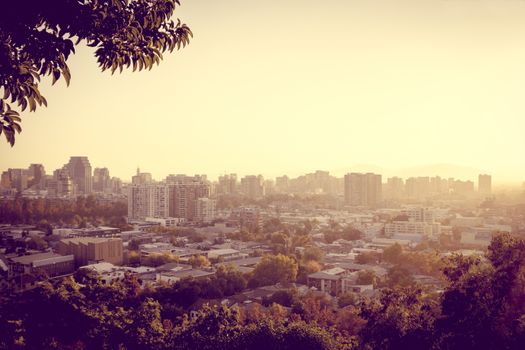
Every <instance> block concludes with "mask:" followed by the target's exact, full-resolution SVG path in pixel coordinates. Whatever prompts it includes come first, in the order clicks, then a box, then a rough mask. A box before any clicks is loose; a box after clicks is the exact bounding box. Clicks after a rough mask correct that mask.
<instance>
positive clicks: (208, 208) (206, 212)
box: [195, 198, 216, 223]
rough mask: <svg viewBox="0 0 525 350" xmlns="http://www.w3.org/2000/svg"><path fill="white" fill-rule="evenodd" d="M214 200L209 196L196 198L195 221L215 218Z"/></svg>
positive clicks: (205, 221) (206, 221)
mask: <svg viewBox="0 0 525 350" xmlns="http://www.w3.org/2000/svg"><path fill="white" fill-rule="evenodd" d="M215 206H216V201H215V200H213V199H210V198H198V199H196V200H195V221H198V222H204V223H208V222H212V221H213V220H214V219H215Z"/></svg>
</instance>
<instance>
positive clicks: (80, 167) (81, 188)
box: [66, 157, 93, 195]
mask: <svg viewBox="0 0 525 350" xmlns="http://www.w3.org/2000/svg"><path fill="white" fill-rule="evenodd" d="M66 167H67V170H68V171H69V176H70V177H71V180H72V181H73V184H74V185H75V187H76V191H77V193H78V194H83V195H88V194H90V193H91V191H92V184H93V179H92V177H91V164H89V160H88V158H87V157H71V158H70V159H69V163H68V164H67V165H66Z"/></svg>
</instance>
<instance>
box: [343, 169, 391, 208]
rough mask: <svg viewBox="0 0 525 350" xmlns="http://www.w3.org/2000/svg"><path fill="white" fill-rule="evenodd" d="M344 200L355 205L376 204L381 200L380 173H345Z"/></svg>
mask: <svg viewBox="0 0 525 350" xmlns="http://www.w3.org/2000/svg"><path fill="white" fill-rule="evenodd" d="M344 184H345V202H346V203H347V204H349V205H355V206H376V205H377V204H379V203H380V202H381V200H382V183H381V175H378V174H373V173H366V174H360V173H350V174H346V175H345V179H344Z"/></svg>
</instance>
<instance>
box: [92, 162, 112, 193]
mask: <svg viewBox="0 0 525 350" xmlns="http://www.w3.org/2000/svg"><path fill="white" fill-rule="evenodd" d="M110 181H111V177H110V176H109V170H108V168H95V170H94V171H93V191H95V192H105V191H106V190H108V189H109V187H110Z"/></svg>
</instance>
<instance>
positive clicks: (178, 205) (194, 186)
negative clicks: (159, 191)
mask: <svg viewBox="0 0 525 350" xmlns="http://www.w3.org/2000/svg"><path fill="white" fill-rule="evenodd" d="M169 190H170V216H171V217H174V218H184V219H186V220H189V221H194V220H196V216H197V209H196V203H197V199H199V198H209V197H210V184H209V183H208V182H207V181H192V182H178V183H171V184H169Z"/></svg>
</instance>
